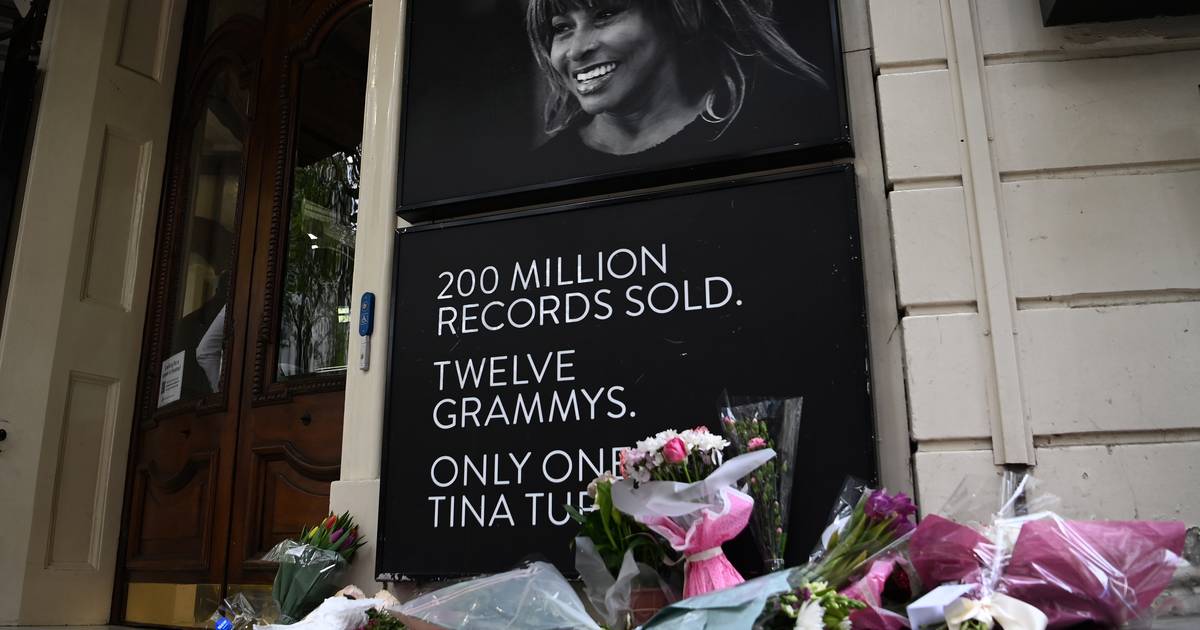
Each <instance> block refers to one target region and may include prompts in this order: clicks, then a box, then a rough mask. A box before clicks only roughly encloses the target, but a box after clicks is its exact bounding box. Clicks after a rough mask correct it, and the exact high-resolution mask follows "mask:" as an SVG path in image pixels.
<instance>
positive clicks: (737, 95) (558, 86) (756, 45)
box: [525, 0, 825, 136]
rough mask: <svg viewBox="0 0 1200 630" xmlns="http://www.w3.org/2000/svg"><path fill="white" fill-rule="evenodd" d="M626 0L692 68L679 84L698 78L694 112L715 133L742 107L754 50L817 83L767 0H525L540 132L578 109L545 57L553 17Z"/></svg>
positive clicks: (562, 124)
mask: <svg viewBox="0 0 1200 630" xmlns="http://www.w3.org/2000/svg"><path fill="white" fill-rule="evenodd" d="M634 3H637V4H639V5H640V6H641V8H642V9H643V10H644V11H646V13H647V16H648V17H649V18H650V19H651V20H653V21H654V23H655V25H656V26H658V27H659V28H661V29H663V31H664V32H665V33H668V34H669V35H670V36H671V37H672V38H673V39H674V42H675V43H676V44H677V47H678V49H679V51H680V53H681V54H680V59H681V60H687V66H688V67H689V68H694V70H693V71H690V72H688V73H687V77H685V79H686V80H685V85H688V84H692V86H693V87H696V86H697V84H698V85H699V89H700V90H702V93H703V94H704V112H703V114H702V117H703V118H704V120H706V121H708V122H710V123H715V124H720V125H722V127H721V132H720V133H724V131H725V129H727V128H728V127H729V125H730V124H731V123H732V122H733V121H734V119H735V118H737V116H738V114H739V113H740V112H741V111H742V105H743V103H744V102H745V100H746V92H747V91H748V84H749V79H748V77H747V72H746V68H745V65H746V64H748V63H754V60H755V59H756V58H761V59H762V60H763V61H765V62H766V63H767V64H769V65H770V66H772V67H774V68H776V69H778V70H780V71H782V72H785V73H787V74H790V75H793V76H796V77H799V78H806V79H811V80H813V81H814V82H816V83H818V84H819V85H822V86H824V85H825V81H824V79H822V78H821V75H820V72H819V71H818V69H817V67H816V66H814V65H813V64H812V63H811V62H810V61H808V60H807V59H805V58H804V57H802V56H801V55H800V53H798V52H796V50H795V49H794V48H792V46H791V45H790V44H788V43H787V41H786V40H785V39H784V38H783V35H782V34H781V33H780V32H779V27H778V25H777V24H776V22H775V19H774V18H773V17H772V14H773V9H774V4H775V3H774V0H530V1H529V9H528V11H527V12H526V14H525V28H526V32H527V34H528V36H529V44H530V47H532V49H533V56H534V58H535V59H536V60H537V64H538V67H539V68H540V69H541V70H542V73H543V74H544V75H545V76H546V78H547V82H548V83H549V89H550V92H549V95H548V97H547V99H546V107H545V110H544V112H543V116H544V120H545V131H546V133H548V134H555V133H558V132H559V131H562V130H563V129H564V128H566V127H568V126H569V125H570V124H571V121H572V120H573V119H574V118H575V116H577V115H578V114H579V112H580V108H579V103H578V102H577V101H576V99H575V96H574V94H572V93H571V90H570V88H569V87H568V86H567V84H566V81H565V79H564V78H563V77H562V76H561V75H559V73H558V72H557V71H556V70H555V69H554V67H553V66H552V65H551V63H550V47H551V45H552V43H553V40H554V31H553V29H552V27H551V20H552V19H553V17H554V16H555V15H560V14H562V13H565V12H567V11H568V10H571V9H594V8H596V7H597V6H600V7H619V8H628V7H629V6H631V5H633V4H634ZM696 60H701V63H699V64H696V63H695V61H696ZM719 135H720V134H718V136H719Z"/></svg>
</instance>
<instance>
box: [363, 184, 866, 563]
mask: <svg viewBox="0 0 1200 630" xmlns="http://www.w3.org/2000/svg"><path fill="white" fill-rule="evenodd" d="M397 238H398V240H397V252H396V271H395V273H396V281H395V294H394V298H395V299H394V312H393V314H392V317H393V319H392V334H393V347H392V350H391V366H390V367H391V372H390V374H391V376H390V382H391V384H390V389H389V398H388V411H387V418H386V428H385V453H384V471H383V476H382V478H383V482H382V490H381V493H382V495H381V499H380V535H379V538H380V540H379V546H380V550H379V554H378V560H377V562H378V564H377V569H378V571H379V572H380V573H384V574H390V577H397V576H400V575H407V576H433V575H453V574H471V573H480V572H494V571H501V570H506V569H508V568H511V566H512V565H513V564H514V563H516V562H518V561H520V560H521V559H524V558H526V557H529V556H531V555H534V554H540V555H542V556H544V557H547V558H549V559H550V560H552V561H553V562H555V563H556V564H557V565H558V566H559V568H561V569H563V570H565V571H572V570H573V556H572V551H571V548H570V543H571V538H572V536H573V535H574V534H575V532H576V531H577V528H576V526H575V525H574V524H573V523H572V522H570V521H569V519H568V518H567V513H566V512H565V510H564V509H563V505H564V504H571V505H575V506H579V505H580V504H581V502H584V500H585V499H586V493H585V488H586V485H587V484H588V482H589V481H591V480H592V479H593V478H594V477H596V476H597V475H598V474H600V473H601V472H602V471H605V470H612V469H613V468H614V467H615V464H614V462H615V460H616V453H617V450H618V449H619V448H621V447H624V446H629V445H632V444H633V443H634V442H635V441H636V440H638V439H641V438H643V437H646V436H648V435H650V434H653V433H655V432H658V431H660V430H663V429H667V428H677V429H685V428H691V427H694V426H696V425H699V424H707V425H709V426H710V427H711V428H713V429H714V430H715V429H717V427H718V422H717V420H718V417H717V414H718V401H719V399H720V395H721V392H722V390H728V391H729V392H731V393H734V394H752V395H773V396H803V397H804V399H805V400H804V411H803V418H802V422H801V437H800V448H799V452H800V456H799V459H798V462H797V466H796V469H795V475H796V491H795V500H794V501H793V507H792V510H793V512H792V523H793V526H792V531H791V538H790V539H791V540H792V541H793V544H792V545H791V546H790V548H789V550H788V557H789V559H790V560H791V561H792V562H797V561H799V560H800V559H801V558H805V557H807V554H808V553H809V551H810V550H811V544H812V542H813V541H814V540H815V539H816V536H817V535H818V533H819V531H820V529H821V528H822V527H823V525H824V520H825V518H826V516H827V513H828V510H829V508H830V506H831V504H832V500H833V498H834V497H835V495H836V494H837V491H838V489H839V487H840V485H841V483H842V481H843V478H844V477H845V475H847V474H853V475H857V476H860V477H862V478H866V479H874V477H875V473H874V471H875V455H874V446H873V444H874V438H873V429H872V427H873V423H872V420H871V411H870V405H869V394H868V388H867V374H866V369H867V368H866V366H867V334H866V324H865V315H864V303H863V282H862V270H861V263H860V258H859V242H858V227H857V210H856V207H855V203H854V177H853V172H852V171H851V170H850V169H849V167H836V168H827V169H823V170H820V171H816V172H812V173H810V174H799V175H797V174H791V175H786V176H774V177H758V178H754V179H746V180H742V181H736V182H729V181H726V182H721V183H720V184H719V185H711V186H706V187H698V188H693V189H690V190H683V191H674V192H671V193H661V194H656V195H652V196H640V197H632V198H628V199H625V200H608V201H605V202H600V203H594V204H586V205H578V206H570V207H564V208H559V209H555V210H552V211H549V212H544V213H539V214H526V215H516V216H513V215H510V216H505V217H502V218H499V219H494V220H488V221H479V222H474V223H469V222H468V223H461V224H434V225H431V226H426V227H421V228H411V229H408V230H406V231H403V232H402V233H401V234H400V235H399V236H398V237H397ZM583 504H584V505H585V506H586V505H587V503H586V502H584V503H583ZM735 542H736V541H735ZM735 562H738V559H737V557H736V555H735ZM742 566H743V568H744V569H746V570H748V571H749V572H753V567H751V566H746V565H742Z"/></svg>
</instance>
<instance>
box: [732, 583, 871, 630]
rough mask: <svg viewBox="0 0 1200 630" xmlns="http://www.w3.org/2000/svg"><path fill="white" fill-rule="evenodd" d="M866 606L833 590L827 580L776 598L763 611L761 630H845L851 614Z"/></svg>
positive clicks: (801, 586)
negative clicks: (832, 629) (827, 629)
mask: <svg viewBox="0 0 1200 630" xmlns="http://www.w3.org/2000/svg"><path fill="white" fill-rule="evenodd" d="M866 607H867V605H866V604H864V603H862V602H860V601H858V600H856V599H853V598H850V597H847V596H845V595H842V594H839V593H838V592H837V591H835V590H833V589H832V588H830V586H829V583H828V582H825V581H824V580H814V581H811V582H804V583H803V584H801V585H800V586H799V588H796V589H795V590H792V591H788V592H787V593H784V594H782V595H779V596H776V597H773V598H772V599H771V603H770V604H768V609H767V610H765V611H764V613H765V616H764V619H763V622H762V623H760V624H757V625H756V626H755V627H756V629H757V628H761V629H762V630H792V629H793V628H794V629H795V630H823V629H824V628H834V629H837V630H844V629H848V628H851V627H852V622H851V620H850V616H851V614H852V613H853V612H854V611H856V610H861V609H863V608H866Z"/></svg>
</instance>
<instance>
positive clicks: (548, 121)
mask: <svg viewBox="0 0 1200 630" xmlns="http://www.w3.org/2000/svg"><path fill="white" fill-rule="evenodd" d="M408 19H409V24H408V40H409V41H408V46H409V48H408V57H407V59H406V65H407V73H406V86H405V99H404V104H403V116H404V132H403V143H402V155H401V168H402V170H403V173H402V180H401V191H400V197H401V206H402V207H404V206H408V207H413V206H420V205H422V204H425V205H428V204H436V203H440V202H446V201H455V200H464V199H471V198H477V197H485V196H489V195H499V194H505V193H512V192H519V191H527V190H533V189H544V188H552V187H556V186H564V185H569V184H572V183H578V182H585V181H595V180H601V179H603V178H612V177H616V176H628V175H633V174H644V173H655V172H661V171H665V170H667V169H680V168H685V167H689V166H692V165H696V164H701V163H714V162H720V161H732V160H738V159H743V158H747V157H754V156H761V155H767V154H772V153H781V152H786V151H795V150H798V149H805V148H811V147H817V146H822V145H829V144H834V143H837V142H841V141H844V140H845V139H846V137H847V135H848V132H847V127H846V121H845V105H844V101H843V97H842V86H841V77H840V71H841V70H840V66H839V65H838V61H837V60H838V56H839V55H840V47H839V44H838V41H837V31H836V14H835V13H834V10H833V8H832V3H831V2H829V1H828V0H787V1H786V2H776V1H774V0H414V2H412V4H411V5H410V9H409V16H408Z"/></svg>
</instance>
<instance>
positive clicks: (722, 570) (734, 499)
mask: <svg viewBox="0 0 1200 630" xmlns="http://www.w3.org/2000/svg"><path fill="white" fill-rule="evenodd" d="M728 444H729V443H728V442H727V441H726V440H725V439H724V438H722V437H720V436H717V435H713V434H712V433H709V432H708V430H707V429H704V428H703V427H700V428H697V429H692V430H689V431H683V432H681V433H676V432H674V431H664V432H662V433H659V434H658V435H656V436H654V437H651V438H648V439H646V440H642V441H641V442H638V445H637V448H633V449H626V450H625V451H624V452H623V453H622V455H621V466H622V470H621V473H622V475H623V476H624V477H625V479H623V480H621V481H619V482H617V483H615V484H613V487H612V497H613V504H614V505H616V507H617V509H619V510H621V511H622V512H624V513H626V514H629V515H630V516H633V517H634V518H635V519H637V520H638V521H639V522H641V523H643V524H645V525H646V526H647V527H649V528H650V529H652V530H653V531H654V532H656V533H657V534H659V535H660V536H662V537H663V538H664V539H665V540H666V541H667V542H668V543H669V544H670V545H671V547H672V548H674V549H675V550H676V551H679V552H681V553H683V554H684V556H685V557H686V558H687V564H686V566H685V568H684V586H683V596H684V597H685V598H687V597H692V596H694V595H701V594H703V593H707V592H710V591H714V590H719V589H722V588H726V587H729V586H733V585H735V584H740V583H741V582H743V581H744V579H743V578H742V575H741V574H740V573H738V571H737V569H735V568H734V567H733V565H732V564H731V563H730V562H729V559H728V558H726V557H725V554H724V552H723V551H722V550H721V545H722V544H723V543H725V542H726V541H728V540H730V539H732V538H733V537H735V536H737V535H738V533H740V532H741V531H742V529H744V528H745V527H746V523H747V522H749V520H750V513H751V511H752V510H753V508H754V499H753V498H751V497H750V495H748V494H746V493H744V492H742V491H740V490H738V489H737V488H736V485H737V483H738V481H739V480H740V479H742V478H744V477H745V476H746V475H748V474H749V473H750V472H752V471H754V470H755V469H757V468H758V467H759V466H761V465H762V464H763V463H765V462H767V461H768V460H770V459H771V458H772V457H774V456H775V452H774V451H772V450H771V449H763V450H758V451H754V452H752V453H747V454H745V455H740V456H738V457H735V458H733V459H730V460H729V461H727V462H725V463H724V464H721V452H722V451H723V450H724V449H725V447H726V446H728Z"/></svg>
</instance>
